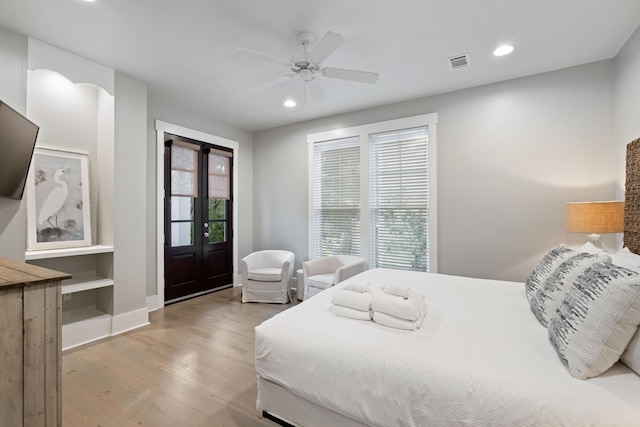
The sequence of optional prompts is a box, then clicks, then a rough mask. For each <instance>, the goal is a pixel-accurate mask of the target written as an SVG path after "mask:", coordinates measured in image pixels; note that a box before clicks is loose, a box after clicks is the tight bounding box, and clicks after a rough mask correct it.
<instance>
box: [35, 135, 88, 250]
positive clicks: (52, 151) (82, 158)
mask: <svg viewBox="0 0 640 427" xmlns="http://www.w3.org/2000/svg"><path fill="white" fill-rule="evenodd" d="M89 184H90V183H89V156H88V153H82V152H77V151H70V150H66V149H59V148H51V147H47V148H45V147H36V148H35V150H34V152H33V159H32V160H31V167H30V170H29V175H28V177H27V250H30V251H33V250H44V249H62V248H75V247H83V246H91V210H90V209H91V206H90V185H89Z"/></svg>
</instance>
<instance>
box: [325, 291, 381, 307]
mask: <svg viewBox="0 0 640 427" xmlns="http://www.w3.org/2000/svg"><path fill="white" fill-rule="evenodd" d="M372 299H373V295H372V294H371V293H370V292H356V291H350V290H347V289H340V290H338V291H335V292H334V294H333V297H332V298H331V302H332V303H333V304H335V305H341V306H343V307H349V308H353V309H355V310H360V311H369V310H371V300H372Z"/></svg>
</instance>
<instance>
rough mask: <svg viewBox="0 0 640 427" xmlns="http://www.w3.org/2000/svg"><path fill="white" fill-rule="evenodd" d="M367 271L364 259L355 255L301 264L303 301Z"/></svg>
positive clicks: (337, 256)
mask: <svg viewBox="0 0 640 427" xmlns="http://www.w3.org/2000/svg"><path fill="white" fill-rule="evenodd" d="M366 269H367V263H366V261H365V259H364V258H362V257H359V256H355V255H330V256H325V257H322V258H318V259H312V260H310V261H306V262H304V263H303V264H302V270H303V272H304V299H308V298H311V297H312V296H314V295H316V294H317V293H319V292H320V291H323V290H325V289H328V288H330V287H331V286H334V285H336V284H338V283H340V282H342V281H343V280H346V279H348V278H349V277H351V276H355V275H356V274H358V273H362V272H363V271H365V270H366Z"/></svg>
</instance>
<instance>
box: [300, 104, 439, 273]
mask: <svg viewBox="0 0 640 427" xmlns="http://www.w3.org/2000/svg"><path fill="white" fill-rule="evenodd" d="M437 120H438V115H437V113H431V114H424V115H421V116H414V117H406V118H403V119H395V120H389V121H386V122H379V123H371V124H368V125H363V126H357V127H352V128H343V129H336V130H332V131H327V132H320V133H316V134H310V135H307V142H308V143H309V154H310V155H309V161H310V163H309V181H310V187H309V194H310V198H309V211H310V212H311V215H312V218H310V224H309V258H310V259H313V258H318V257H321V256H325V255H331V254H345V255H360V256H362V257H364V258H365V259H366V260H367V262H368V264H369V267H370V268H377V267H382V268H395V269H405V270H417V271H429V272H437V254H436V248H437V226H436V212H437V206H436V188H437V187H436V179H435V177H436V164H435V159H436V151H435V150H436V124H437Z"/></svg>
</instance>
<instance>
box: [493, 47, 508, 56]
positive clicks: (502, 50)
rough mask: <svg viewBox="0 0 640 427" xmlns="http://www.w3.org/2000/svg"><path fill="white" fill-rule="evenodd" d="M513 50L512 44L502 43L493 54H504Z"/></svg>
mask: <svg viewBox="0 0 640 427" xmlns="http://www.w3.org/2000/svg"><path fill="white" fill-rule="evenodd" d="M511 52H513V46H511V45H510V44H503V45H502V46H500V47H498V48H497V49H496V50H494V51H493V55H494V56H505V55H508V54H510V53H511Z"/></svg>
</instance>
